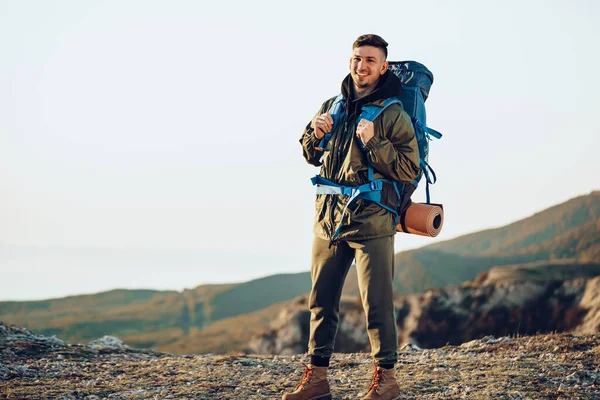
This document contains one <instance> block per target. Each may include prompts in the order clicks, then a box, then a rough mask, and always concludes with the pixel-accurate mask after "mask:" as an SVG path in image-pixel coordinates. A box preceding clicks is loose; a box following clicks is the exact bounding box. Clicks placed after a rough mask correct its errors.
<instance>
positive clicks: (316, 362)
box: [310, 356, 329, 367]
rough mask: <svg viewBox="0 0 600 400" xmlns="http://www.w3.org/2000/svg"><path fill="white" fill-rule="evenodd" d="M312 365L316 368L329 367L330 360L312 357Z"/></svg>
mask: <svg viewBox="0 0 600 400" xmlns="http://www.w3.org/2000/svg"><path fill="white" fill-rule="evenodd" d="M310 364H311V365H313V366H315V367H329V358H327V357H319V356H310Z"/></svg>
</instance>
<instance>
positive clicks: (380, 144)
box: [365, 109, 420, 182]
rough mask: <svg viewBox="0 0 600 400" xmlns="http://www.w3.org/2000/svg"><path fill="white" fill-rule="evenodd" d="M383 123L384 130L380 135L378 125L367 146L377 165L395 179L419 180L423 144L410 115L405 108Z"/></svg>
mask: <svg viewBox="0 0 600 400" xmlns="http://www.w3.org/2000/svg"><path fill="white" fill-rule="evenodd" d="M386 111H387V110H386ZM390 111H392V110H391V109H390ZM385 114H386V113H385V112H384V114H383V115H382V117H385V116H386V115H385ZM379 126H380V128H382V129H383V132H382V134H379V135H378V134H377V125H376V127H375V129H376V132H375V136H373V137H372V138H371V139H370V140H369V141H368V142H367V144H366V145H365V148H366V149H367V157H368V158H369V162H370V163H371V165H372V166H373V168H375V169H376V170H377V171H378V172H380V173H381V174H382V175H383V176H385V177H386V178H388V179H391V180H395V181H401V182H410V181H412V180H414V179H416V178H417V177H418V176H419V168H420V161H419V146H418V144H417V138H416V137H415V131H414V128H413V124H412V122H411V121H410V117H409V116H408V114H407V113H406V112H404V111H403V110H402V111H401V112H399V113H393V114H392V115H391V118H387V120H384V121H383V122H382V123H381V124H380V125H379Z"/></svg>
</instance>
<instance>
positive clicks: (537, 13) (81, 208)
mask: <svg viewBox="0 0 600 400" xmlns="http://www.w3.org/2000/svg"><path fill="white" fill-rule="evenodd" d="M598 20H600V3H598V2H595V1H592V0H589V1H583V0H581V1H572V2H565V1H555V0H548V1H524V0H521V1H513V0H508V1H481V0H479V1H477V0H473V1H467V0H464V1H460V0H457V1H432V0H423V1H418V2H417V1H398V0H395V1H378V2H371V3H368V4H366V3H365V2H364V1H361V2H358V1H329V2H324V1H312V0H308V1H297V2H281V1H279V2H278V1H266V0H255V1H252V2H244V1H222V2H202V1H179V0H173V1H169V2H166V1H129V0H123V1H81V0H77V1H74V0H71V1H68V0H64V1H59V2H46V1H41V0H39V1H29V0H18V1H17V0H12V1H10V0H5V1H2V2H0V50H1V51H0V110H1V111H0V300H30V299H43V298H51V297H62V296H67V295H74V294H82V293H95V292H99V291H104V290H110V289H114V288H148V289H161V290H163V289H165V290H166V289H172V290H182V289H183V288H192V287H195V286H197V285H201V284H207V283H226V282H241V281H246V280H250V279H255V278H259V277H263V276H267V275H271V274H276V273H293V272H301V271H308V270H309V269H310V249H311V244H312V240H313V235H312V225H313V217H314V215H313V213H314V189H313V187H312V186H311V184H310V180H309V179H310V177H312V176H314V175H315V174H317V173H318V169H317V168H315V167H313V166H310V165H308V164H307V163H306V162H305V161H304V159H303V158H302V155H301V148H300V145H299V143H298V139H299V138H300V136H301V134H302V131H303V129H304V127H305V125H306V124H307V123H308V122H309V121H310V120H311V119H312V117H313V116H314V114H315V113H316V112H317V110H318V108H319V107H320V105H321V103H322V102H323V101H324V100H326V99H328V98H330V97H332V96H334V95H336V94H337V93H339V90H340V83H341V81H342V79H343V78H344V77H345V76H346V74H347V73H348V63H349V58H350V55H351V52H352V49H351V47H352V43H353V42H354V40H355V39H356V37H358V36H359V35H361V34H364V33H376V34H379V35H380V36H382V37H383V38H384V39H385V40H386V41H387V42H388V43H389V48H388V50H389V57H388V60H394V61H401V60H416V61H419V62H421V63H423V64H425V65H426V66H427V67H428V68H429V69H430V70H431V71H432V72H433V74H434V83H433V86H432V88H431V92H430V96H429V99H428V100H427V103H426V106H427V112H428V116H427V122H428V125H429V126H431V127H432V128H434V129H436V130H438V131H440V132H442V133H443V135H444V137H443V138H442V139H441V140H439V141H435V142H432V143H431V145H430V158H429V160H430V164H431V165H432V167H433V169H434V170H435V171H436V174H437V176H438V182H437V183H436V184H435V185H434V186H433V187H432V188H431V193H432V200H433V202H437V203H442V204H443V205H444V209H445V221H444V226H443V229H442V232H441V233H440V235H439V236H438V237H437V238H426V237H420V236H415V235H406V234H401V233H399V234H397V235H396V251H402V250H407V249H411V248H417V247H422V246H425V245H428V244H431V243H434V242H436V241H440V240H448V239H452V238H455V237H458V236H461V235H464V234H467V233H471V232H476V231H480V230H484V229H489V228H493V227H499V226H503V225H506V224H509V223H511V222H514V221H517V220H519V219H522V218H525V217H528V216H530V215H533V214H535V213H536V212H538V211H541V210H543V209H545V208H547V207H550V206H552V205H555V204H559V203H562V202H564V201H566V200H568V199H570V198H573V197H576V196H579V195H585V194H588V193H589V192H591V191H592V190H598V189H600V160H599V157H598V148H599V147H600V139H599V137H600V121H599V119H598V116H597V115H598V112H597V107H598V105H599V104H600V102H599V96H600V95H599V93H600V75H599V74H598V70H599V68H600V53H599V52H598V51H597V47H598V39H600V25H599V24H598V23H597V21H598ZM413 199H414V200H416V201H424V199H425V194H424V189H423V188H420V189H418V191H417V192H416V194H415V195H414V196H413ZM307 290H308V288H307Z"/></svg>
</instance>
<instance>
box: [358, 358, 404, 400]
mask: <svg viewBox="0 0 600 400" xmlns="http://www.w3.org/2000/svg"><path fill="white" fill-rule="evenodd" d="M400 397H401V396H400V386H398V382H397V381H396V368H392V369H384V368H381V367H380V366H378V365H377V364H375V371H374V372H373V378H372V379H371V384H370V385H369V389H368V393H367V395H366V396H365V397H363V398H362V400H376V399H377V400H399V399H400Z"/></svg>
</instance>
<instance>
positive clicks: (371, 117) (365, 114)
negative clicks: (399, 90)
mask: <svg viewBox="0 0 600 400" xmlns="http://www.w3.org/2000/svg"><path fill="white" fill-rule="evenodd" d="M395 103H398V104H402V102H401V101H400V99H398V98H397V97H390V98H387V99H385V101H384V102H383V105H382V106H381V107H380V106H363V108H362V112H361V113H360V117H359V118H358V120H359V121H360V120H361V119H366V120H367V121H375V118H377V117H378V116H379V114H381V113H382V112H383V111H384V110H385V109H386V108H388V107H389V106H391V105H392V104H395Z"/></svg>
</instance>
